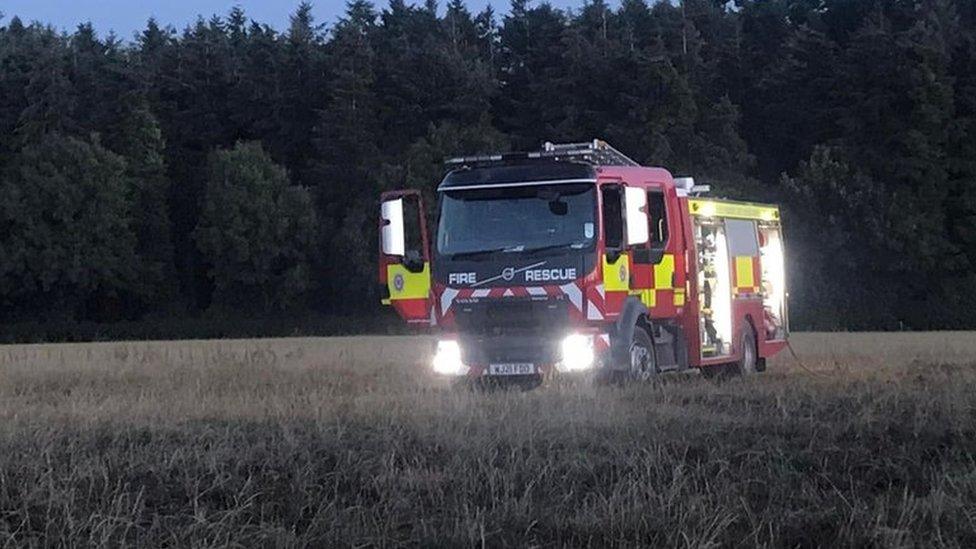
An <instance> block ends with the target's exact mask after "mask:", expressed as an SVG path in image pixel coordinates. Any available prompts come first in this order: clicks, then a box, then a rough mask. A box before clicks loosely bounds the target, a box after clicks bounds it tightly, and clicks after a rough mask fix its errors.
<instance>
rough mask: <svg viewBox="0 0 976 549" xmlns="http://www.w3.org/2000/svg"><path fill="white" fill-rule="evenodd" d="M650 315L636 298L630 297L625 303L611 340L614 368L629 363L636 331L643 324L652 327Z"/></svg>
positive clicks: (612, 365) (612, 364)
mask: <svg viewBox="0 0 976 549" xmlns="http://www.w3.org/2000/svg"><path fill="white" fill-rule="evenodd" d="M649 314H650V312H649V311H648V309H647V306H646V305H644V303H642V302H641V301H640V300H639V299H637V298H636V297H634V296H629V297H627V299H626V301H624V306H623V308H622V309H621V311H620V316H618V317H617V322H616V324H615V325H614V334H613V336H614V337H613V338H611V344H610V356H611V358H612V360H611V367H612V368H619V367H620V364H623V363H625V362H627V361H629V359H630V357H629V353H630V342H631V340H632V339H633V338H634V330H635V329H637V327H638V325H639V324H641V323H644V324H647V325H648V326H649V325H650V321H649V317H648V315H649ZM642 319H643V320H642ZM653 342H654V340H653V338H652V339H651V344H652V345H653ZM628 364H629V363H628Z"/></svg>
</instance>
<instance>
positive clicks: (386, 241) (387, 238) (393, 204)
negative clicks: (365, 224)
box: [380, 198, 407, 256]
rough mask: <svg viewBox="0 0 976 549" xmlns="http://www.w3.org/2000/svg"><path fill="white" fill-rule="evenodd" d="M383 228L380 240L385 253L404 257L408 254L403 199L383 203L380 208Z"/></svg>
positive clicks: (381, 228)
mask: <svg viewBox="0 0 976 549" xmlns="http://www.w3.org/2000/svg"><path fill="white" fill-rule="evenodd" d="M380 216H381V219H382V226H381V227H380V240H381V242H382V245H383V253H384V254H386V255H395V256H403V255H405V254H406V248H407V239H406V235H405V231H404V225H403V199H402V198H397V199H395V200H389V201H386V202H384V203H383V205H382V206H381V207H380Z"/></svg>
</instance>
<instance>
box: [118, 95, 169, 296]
mask: <svg viewBox="0 0 976 549" xmlns="http://www.w3.org/2000/svg"><path fill="white" fill-rule="evenodd" d="M119 133H120V135H119V138H118V143H119V144H118V146H117V148H116V151H117V152H118V153H119V154H120V155H121V156H122V157H123V158H124V159H125V160H126V171H125V175H126V177H127V179H128V182H129V193H130V200H131V203H132V212H131V221H130V226H131V228H132V231H133V233H134V234H135V239H136V244H135V253H136V256H137V258H138V264H137V267H136V268H137V270H138V273H139V277H138V288H137V290H136V291H135V292H134V293H135V296H134V297H135V298H136V299H138V300H139V302H140V303H139V304H140V305H141V308H142V309H143V310H158V309H161V308H165V307H166V305H167V304H168V303H169V302H170V301H171V300H172V298H173V297H174V295H175V292H176V276H175V274H176V273H175V267H174V256H173V244H172V234H171V231H170V219H169V208H168V206H167V200H168V197H169V193H170V182H169V179H168V177H167V175H166V161H165V158H164V154H165V143H164V140H163V137H162V132H161V131H160V129H159V124H158V122H157V121H156V117H155V116H153V114H152V112H151V111H150V110H149V108H148V106H147V105H146V104H145V103H144V102H137V103H134V104H132V105H131V106H129V107H128V109H127V112H126V114H125V116H124V119H123V122H122V127H121V131H120V132H119Z"/></svg>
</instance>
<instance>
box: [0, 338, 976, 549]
mask: <svg viewBox="0 0 976 549" xmlns="http://www.w3.org/2000/svg"><path fill="white" fill-rule="evenodd" d="M794 345H795V347H796V350H797V352H798V353H799V354H800V355H801V357H803V359H804V362H805V364H806V368H801V367H799V366H797V365H796V363H795V362H794V361H793V360H792V359H791V358H789V357H788V356H783V357H780V358H779V359H778V360H776V361H775V362H774V363H773V364H772V365H771V367H770V371H768V372H767V373H765V374H762V375H759V376H756V377H751V378H741V379H732V380H727V381H709V380H706V379H703V378H702V377H701V376H698V375H674V376H668V377H664V378H662V379H661V380H660V381H657V382H654V383H651V384H647V385H642V386H636V387H629V388H624V389H618V388H593V387H592V386H590V385H588V384H573V383H554V384H550V385H548V386H545V387H543V388H541V389H540V390H537V391H533V392H529V393H522V392H515V391H511V392H506V391H500V392H491V393H480V392H470V391H463V390H453V389H449V388H445V387H443V386H440V385H438V384H435V383H431V380H430V378H429V377H428V374H427V373H426V370H425V368H424V361H425V354H426V351H427V349H428V347H429V344H428V343H427V342H426V341H424V340H422V339H420V338H402V337H401V338H398V337H383V338H334V339H276V340H251V341H209V342H208V341H202V342H157V343H150V342H140V343H105V344H78V345H22V346H7V347H0V544H3V545H11V546H13V545H17V546H20V545H25V544H30V545H118V544H128V545H135V546H147V545H175V546H188V545H192V546H209V545H221V546H223V545H247V546H253V545H260V546H267V545H271V546H298V545H308V544H312V545H317V546H336V545H339V546H376V545H380V546H390V545H408V544H409V545H424V546H445V545H448V546H472V545H481V546H499V545H518V546H526V545H543V546H566V545H569V546H581V545H593V546H606V545H647V546H652V547H661V546H682V547H707V546H745V547H752V546H757V545H765V546H777V547H780V546H789V547H794V546H801V547H811V546H838V545H842V546H850V545H857V546H884V547H909V546H946V547H973V546H976V457H974V456H976V428H974V425H976V334H973V333H938V334H907V333H906V334H797V335H796V336H795V338H794Z"/></svg>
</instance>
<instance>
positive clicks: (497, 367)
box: [488, 362, 535, 376]
mask: <svg viewBox="0 0 976 549" xmlns="http://www.w3.org/2000/svg"><path fill="white" fill-rule="evenodd" d="M534 373H535V364H532V363H531V362H510V363H505V364H489V365H488V375H491V376H522V375H529V374H534Z"/></svg>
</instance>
